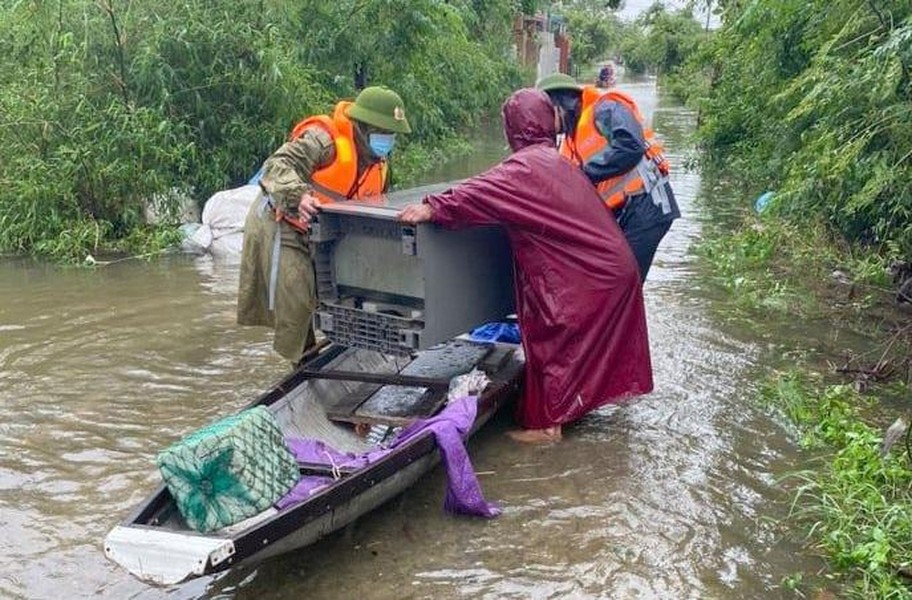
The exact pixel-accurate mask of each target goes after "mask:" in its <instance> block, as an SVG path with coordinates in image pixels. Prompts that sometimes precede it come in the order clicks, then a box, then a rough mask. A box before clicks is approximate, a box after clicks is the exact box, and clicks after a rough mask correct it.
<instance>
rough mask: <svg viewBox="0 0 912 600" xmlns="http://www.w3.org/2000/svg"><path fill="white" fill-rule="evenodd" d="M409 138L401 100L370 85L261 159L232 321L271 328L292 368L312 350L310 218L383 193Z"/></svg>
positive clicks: (313, 293)
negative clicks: (392, 163)
mask: <svg viewBox="0 0 912 600" xmlns="http://www.w3.org/2000/svg"><path fill="white" fill-rule="evenodd" d="M410 132H411V128H410V127H409V123H408V121H407V120H406V118H405V106H404V104H403V102H402V98H400V97H399V95H398V94H397V93H396V92H394V91H392V90H390V89H387V88H385V87H380V86H374V87H368V88H365V89H364V90H362V91H361V93H359V94H358V97H357V98H355V101H354V102H349V101H342V102H339V103H338V104H337V105H336V108H335V110H334V112H333V114H332V115H331V116H330V115H317V116H312V117H308V118H306V119H304V120H303V121H301V122H300V123H298V124H297V125H296V126H295V128H294V130H293V131H292V132H291V136H290V138H289V140H288V141H287V142H286V143H285V144H283V145H282V146H281V147H280V148H279V149H278V150H276V151H275V153H274V154H273V155H272V156H270V157H269V158H268V159H267V160H266V163H265V165H264V167H263V175H262V178H261V179H260V182H259V184H260V188H261V194H260V196H259V197H258V198H257V199H256V200H255V201H254V203H253V204H252V205H251V207H250V211H249V212H248V213H247V220H246V222H245V223H244V247H243V249H242V251H241V279H240V286H239V290H238V307H237V321H238V324H239V325H262V326H266V327H272V328H273V329H275V338H274V340H273V348H274V349H275V351H276V352H278V353H279V354H280V355H282V356H283V357H284V358H286V359H288V360H290V361H291V362H292V364H296V363H298V362H299V361H300V360H301V357H302V355H303V354H304V352H305V351H306V350H308V348H309V347H310V346H312V345H313V344H314V332H313V324H312V322H311V319H312V317H313V311H314V309H315V308H316V302H317V292H316V278H315V274H314V267H313V264H312V255H311V248H310V240H309V237H308V235H307V231H308V229H309V226H310V225H309V224H310V220H311V219H312V218H313V217H314V215H316V213H317V211H318V210H319V207H320V204H321V203H324V202H333V201H345V200H362V201H364V200H365V199H368V198H370V197H372V196H378V195H380V194H382V193H384V192H385V191H386V190H387V187H388V185H389V167H388V165H387V157H388V156H389V153H390V151H391V150H392V148H393V144H394V142H395V140H396V134H397V133H410Z"/></svg>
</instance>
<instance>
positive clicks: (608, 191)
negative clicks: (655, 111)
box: [560, 85, 669, 209]
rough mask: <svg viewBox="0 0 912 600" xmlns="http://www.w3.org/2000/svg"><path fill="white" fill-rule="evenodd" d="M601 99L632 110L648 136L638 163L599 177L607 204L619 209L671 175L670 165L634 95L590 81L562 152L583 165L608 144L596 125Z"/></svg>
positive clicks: (598, 188)
mask: <svg viewBox="0 0 912 600" xmlns="http://www.w3.org/2000/svg"><path fill="white" fill-rule="evenodd" d="M602 100H608V101H614V102H618V103H619V104H621V105H623V106H625V107H626V108H627V109H628V110H630V112H631V113H633V116H634V117H635V118H636V120H637V121H638V122H639V123H640V125H641V126H642V127H643V136H644V137H645V138H646V139H645V140H644V141H645V145H646V152H645V154H644V156H643V158H642V159H641V160H640V163H639V164H638V165H637V166H636V167H634V168H633V169H631V170H630V171H628V172H626V173H621V174H620V175H616V176H614V177H610V178H608V179H606V180H604V181H600V182H599V183H598V185H597V186H596V189H597V190H598V192H599V195H600V196H601V197H602V200H603V201H604V202H605V204H607V205H608V206H609V207H610V208H612V209H616V208H619V207H621V206H623V205H624V203H625V202H626V201H627V198H629V197H630V196H635V195H637V194H642V193H648V192H651V191H652V189H653V188H654V187H655V186H656V185H658V183H660V182H662V180H663V179H664V178H665V177H667V176H668V172H669V165H668V160H667V159H666V158H665V152H664V150H663V148H662V144H661V143H660V142H659V141H658V140H657V139H656V136H655V132H654V131H653V130H652V129H650V128H649V127H647V126H646V122H645V119H643V115H642V114H641V113H640V110H639V108H637V105H636V103H635V102H634V101H633V98H631V97H630V96H628V95H627V94H625V93H624V92H621V91H619V90H617V89H614V88H610V89H602V88H597V87H595V86H591V85H587V86H584V87H583V95H582V112H581V113H580V118H579V122H578V123H577V126H576V131H575V132H574V135H573V136H572V137H571V136H568V137H565V138H564V140H563V142H561V146H560V152H561V154H562V155H563V156H565V157H566V158H568V159H570V160H572V161H573V162H574V163H576V164H577V165H578V166H582V165H583V164H585V163H586V161H587V160H589V159H590V158H591V157H592V156H594V155H596V154H598V153H600V152H602V151H604V150H605V148H607V147H608V140H607V139H605V136H603V135H602V134H601V133H600V132H599V130H598V129H597V128H596V126H595V109H596V106H597V105H598V103H599V102H601V101H602ZM644 177H645V178H646V179H647V180H649V183H648V184H647V183H646V182H644Z"/></svg>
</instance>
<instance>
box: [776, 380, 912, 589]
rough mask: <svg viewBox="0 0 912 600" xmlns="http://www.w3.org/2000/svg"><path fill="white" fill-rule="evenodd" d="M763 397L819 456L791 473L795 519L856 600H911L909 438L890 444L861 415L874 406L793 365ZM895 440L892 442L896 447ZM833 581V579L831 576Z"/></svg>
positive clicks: (849, 389)
mask: <svg viewBox="0 0 912 600" xmlns="http://www.w3.org/2000/svg"><path fill="white" fill-rule="evenodd" d="M762 397H763V398H764V399H765V400H766V401H767V402H769V404H770V406H771V407H773V408H774V409H775V410H779V411H782V412H784V413H785V415H786V416H787V417H788V419H789V421H790V422H791V423H792V424H794V426H795V430H796V433H797V435H798V439H799V443H800V444H801V446H802V447H803V448H805V449H806V450H807V451H808V452H809V453H814V455H815V456H816V459H815V460H813V461H812V462H811V464H810V466H811V467H812V468H809V469H807V470H804V471H801V472H799V473H795V474H792V475H791V476H790V478H789V480H790V483H791V484H792V485H794V486H796V490H795V503H794V505H793V516H794V517H795V518H796V519H798V520H800V521H801V522H802V523H804V524H805V526H806V528H807V530H808V531H809V532H810V536H811V539H812V543H813V545H815V546H816V547H818V548H819V549H820V550H821V551H822V552H824V553H825V554H826V555H827V556H829V558H830V562H831V564H832V565H833V567H834V569H835V571H836V574H837V575H840V576H842V577H841V579H847V580H848V581H850V582H851V583H850V584H849V585H848V589H847V590H846V594H847V595H849V596H852V597H858V598H865V599H868V598H894V599H897V600H898V599H905V598H912V588H910V585H909V583H910V577H912V560H910V556H912V461H910V455H909V450H910V448H909V440H908V439H907V438H904V437H902V436H904V435H906V434H903V433H901V432H900V433H899V434H898V439H892V440H889V441H888V442H887V443H886V444H885V440H884V436H883V435H882V434H881V433H880V430H879V429H877V428H875V427H872V426H871V425H868V424H867V423H866V422H865V419H864V418H863V416H864V413H865V411H866V410H870V409H871V407H872V401H871V400H870V398H866V397H864V396H862V395H860V394H858V393H857V392H856V391H854V390H853V388H852V387H851V386H847V385H840V384H829V385H827V384H825V383H823V382H822V381H821V380H820V378H815V377H811V376H808V375H807V374H803V373H802V372H800V371H797V370H792V371H789V372H786V373H782V374H779V375H778V376H775V377H772V378H771V379H770V380H769V381H768V382H767V383H766V385H765V386H764V388H763V391H762ZM891 442H892V444H891ZM829 578H830V579H833V577H829Z"/></svg>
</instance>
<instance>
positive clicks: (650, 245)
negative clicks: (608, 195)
mask: <svg viewBox="0 0 912 600" xmlns="http://www.w3.org/2000/svg"><path fill="white" fill-rule="evenodd" d="M656 208H657V207H656V206H655V205H654V204H653V203H652V201H651V200H650V198H649V196H646V195H642V196H634V197H632V198H630V199H628V200H627V203H626V204H625V205H624V206H623V207H622V208H621V210H620V211H618V212H617V213H615V217H616V218H617V221H618V225H619V226H620V227H621V231H623V232H624V237H625V238H627V244H628V245H629V246H630V249H631V250H632V251H633V256H634V257H635V258H636V261H637V266H639V268H640V281H641V282H643V281H646V275H647V274H649V267H651V266H652V259H653V258H655V253H656V249H657V248H658V247H659V242H661V241H662V238H663V237H665V234H666V233H668V230H669V229H670V228H671V223H672V221H673V220H674V217H671V218H669V217H668V216H666V215H663V214H662V212H661V211H660V210H656Z"/></svg>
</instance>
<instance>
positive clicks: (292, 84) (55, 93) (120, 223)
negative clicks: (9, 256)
mask: <svg viewBox="0 0 912 600" xmlns="http://www.w3.org/2000/svg"><path fill="white" fill-rule="evenodd" d="M515 9H516V6H515V5H514V3H513V2H512V1H511V0H494V1H491V2H477V1H468V0H465V1H462V2H454V3H440V2H436V1H434V0H422V1H419V2H410V1H409V2H407V1H405V0H383V1H367V0H340V1H339V2H336V3H327V2H316V1H310V2H292V1H291V0H257V1H253V0H246V1H241V2H227V1H226V0H210V1H206V2H202V1H198V0H195V1H192V2H178V3H161V2H148V3H136V2H127V1H126V0H100V1H93V0H52V1H48V2H39V1H37V0H14V1H13V2H7V3H4V4H2V6H0V83H2V86H0V115H2V116H0V251H13V252H34V253H41V254H50V255H52V256H56V257H59V258H65V259H70V258H73V257H76V258H79V257H81V256H84V255H85V254H86V253H90V252H96V251H98V249H99V247H104V248H106V249H110V248H112V247H123V246H124V244H121V243H119V242H118V240H122V239H126V238H128V237H129V236H130V235H131V232H134V231H136V230H137V229H139V228H142V227H143V223H144V219H143V211H144V208H145V206H146V205H147V204H148V203H149V202H150V201H151V199H153V198H158V199H161V198H165V201H164V208H165V212H166V213H167V212H170V213H172V214H173V213H176V212H177V206H178V204H177V199H178V198H180V197H181V196H185V195H190V196H191V197H193V198H195V199H196V200H197V201H199V202H201V201H203V200H205V199H206V198H208V197H209V196H210V195H211V194H212V193H213V192H214V191H216V190H218V189H223V188H225V187H229V186H232V185H237V184H239V183H241V182H243V181H245V180H246V179H247V178H248V177H249V176H250V174H251V173H252V172H253V171H254V170H255V169H256V167H257V165H258V164H259V163H260V162H261V161H262V160H263V159H264V158H265V157H266V156H268V155H269V153H270V152H271V151H272V150H273V149H274V148H275V147H276V146H277V145H278V144H279V143H280V142H281V141H282V139H283V138H284V137H285V135H286V134H287V131H288V130H289V128H290V126H291V125H292V124H293V123H294V122H295V121H296V120H298V119H300V118H301V117H303V116H306V115H309V114H314V113H316V112H324V111H328V110H329V109H330V108H331V106H332V104H333V103H334V102H335V101H336V100H337V99H338V98H340V97H352V96H353V95H354V94H355V92H356V90H357V88H359V87H361V86H364V85H371V84H386V85H389V86H390V87H392V88H394V89H396V90H397V91H399V92H400V93H401V95H402V96H403V98H404V99H405V101H406V105H407V108H408V111H409V116H410V120H411V121H412V123H413V126H414V127H415V128H416V134H415V135H414V136H411V137H412V140H404V142H405V143H404V144H402V145H401V147H400V148H401V149H402V150H405V149H406V148H407V147H408V145H409V143H417V144H419V145H423V146H426V147H430V146H433V145H435V144H436V143H437V142H438V141H440V140H444V139H445V140H450V139H452V138H453V137H454V136H456V135H457V134H458V133H459V132H462V131H465V130H466V128H468V127H471V126H473V125H475V124H477V123H478V120H479V118H480V117H481V115H482V114H484V113H487V112H490V111H491V110H492V109H493V108H496V107H497V106H499V104H500V102H501V101H502V100H503V98H504V97H505V96H506V95H507V94H508V93H509V91H510V89H512V88H513V87H515V86H516V85H517V84H518V83H519V80H520V79H519V78H520V75H521V74H520V72H519V70H518V69H517V67H516V66H515V65H514V64H513V63H512V61H511V60H510V58H509V52H508V50H509V44H510V42H511V36H510V32H511V27H512V16H513V11H514V10H515ZM426 155H427V156H430V155H431V153H430V152H429V151H427V152H426ZM153 238H154V239H158V238H157V237H156V236H153ZM137 239H146V241H147V242H148V243H149V244H152V245H153V246H154V243H153V242H152V241H151V238H144V237H143V236H139V238H137Z"/></svg>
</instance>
